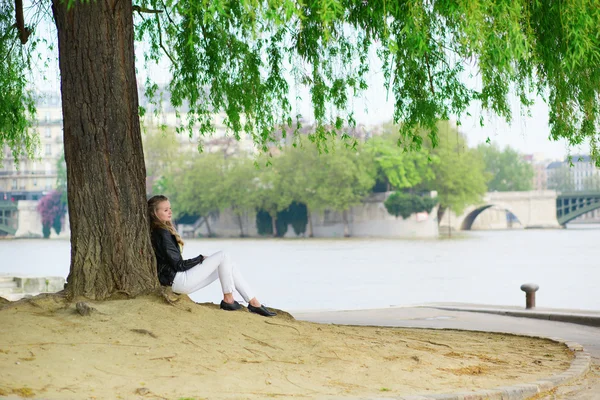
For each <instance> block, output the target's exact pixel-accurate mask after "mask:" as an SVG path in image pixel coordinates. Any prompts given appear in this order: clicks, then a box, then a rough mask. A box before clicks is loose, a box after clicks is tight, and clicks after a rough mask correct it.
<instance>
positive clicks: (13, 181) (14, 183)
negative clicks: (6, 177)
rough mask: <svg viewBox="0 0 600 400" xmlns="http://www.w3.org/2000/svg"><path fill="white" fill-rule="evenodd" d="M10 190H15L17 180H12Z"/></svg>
mask: <svg viewBox="0 0 600 400" xmlns="http://www.w3.org/2000/svg"><path fill="white" fill-rule="evenodd" d="M11 188H12V189H13V190H15V189H16V188H17V180H16V179H13V180H12V186H11Z"/></svg>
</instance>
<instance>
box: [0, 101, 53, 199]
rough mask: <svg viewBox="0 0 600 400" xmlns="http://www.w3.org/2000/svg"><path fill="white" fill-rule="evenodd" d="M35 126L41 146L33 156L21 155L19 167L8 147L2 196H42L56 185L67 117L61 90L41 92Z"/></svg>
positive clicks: (0, 180)
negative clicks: (63, 111) (63, 109)
mask: <svg viewBox="0 0 600 400" xmlns="http://www.w3.org/2000/svg"><path fill="white" fill-rule="evenodd" d="M36 108H37V115H36V119H35V121H34V123H33V128H32V129H34V130H36V131H37V132H38V135H39V147H38V148H37V149H36V157H35V159H33V160H27V159H21V160H19V165H18V167H17V166H15V160H14V158H13V155H12V152H11V151H10V149H9V148H8V147H5V148H4V149H2V151H4V155H5V158H4V165H3V166H2V168H0V200H5V201H19V200H39V199H40V198H41V197H43V196H44V195H45V194H46V193H48V192H49V191H51V190H53V189H54V188H56V179H57V171H58V165H59V162H60V160H61V159H62V157H63V154H64V150H63V121H62V107H61V99H60V93H55V92H45V93H40V94H39V96H38V98H37V101H36Z"/></svg>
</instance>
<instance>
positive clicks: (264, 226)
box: [256, 210, 273, 236]
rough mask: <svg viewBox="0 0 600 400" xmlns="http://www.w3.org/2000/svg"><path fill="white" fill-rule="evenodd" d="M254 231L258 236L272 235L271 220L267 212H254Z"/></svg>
mask: <svg viewBox="0 0 600 400" xmlns="http://www.w3.org/2000/svg"><path fill="white" fill-rule="evenodd" d="M256 230H257V231H258V234H259V235H263V236H267V235H268V236H271V235H273V220H272V218H271V216H270V215H269V213H268V212H266V211H264V210H258V211H257V212H256Z"/></svg>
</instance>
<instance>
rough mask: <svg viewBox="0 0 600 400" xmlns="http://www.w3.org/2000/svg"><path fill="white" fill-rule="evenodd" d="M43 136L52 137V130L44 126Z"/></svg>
mask: <svg viewBox="0 0 600 400" xmlns="http://www.w3.org/2000/svg"><path fill="white" fill-rule="evenodd" d="M45 136H46V137H47V138H49V137H52V131H51V130H50V128H46V131H45Z"/></svg>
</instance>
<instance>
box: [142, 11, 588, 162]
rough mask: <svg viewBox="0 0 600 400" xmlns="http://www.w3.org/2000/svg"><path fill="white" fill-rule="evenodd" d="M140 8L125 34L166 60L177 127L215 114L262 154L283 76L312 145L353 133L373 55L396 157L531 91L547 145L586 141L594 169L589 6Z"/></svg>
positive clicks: (285, 116)
mask: <svg viewBox="0 0 600 400" xmlns="http://www.w3.org/2000/svg"><path fill="white" fill-rule="evenodd" d="M141 4H142V6H147V7H149V8H157V9H161V10H164V11H165V12H163V13H161V14H156V15H155V17H140V18H139V19H138V30H137V35H138V39H140V40H142V39H144V40H146V41H147V42H148V43H150V50H149V52H148V54H147V60H159V59H160V58H161V56H162V54H163V53H166V54H168V56H169V57H170V58H171V60H172V62H173V63H172V66H171V73H172V75H173V81H172V82H171V84H170V90H171V92H172V93H173V98H172V101H173V103H174V105H175V106H181V105H183V104H184V103H186V102H188V103H189V104H190V110H191V111H192V112H191V113H190V114H189V118H190V119H189V121H188V127H190V128H191V127H192V125H193V124H194V123H196V122H199V124H200V126H201V131H202V132H205V133H206V132H210V131H211V130H212V129H213V125H212V121H211V117H210V116H211V114H212V112H213V111H215V110H223V111H224V112H225V113H226V116H227V118H226V124H227V126H228V127H230V128H231V130H232V131H233V132H234V135H236V136H238V135H240V134H241V133H242V132H244V131H245V132H247V133H249V134H251V135H253V137H254V139H255V141H256V143H257V144H258V145H259V147H261V148H262V149H263V150H266V146H267V145H268V143H269V142H270V141H271V140H272V139H273V137H272V135H273V132H274V131H273V128H274V127H277V126H280V125H283V124H287V125H290V124H291V122H292V118H293V117H294V115H292V113H293V109H292V107H291V104H290V101H289V96H288V95H289V89H290V86H289V82H288V81H287V80H286V74H291V75H292V76H293V78H294V85H295V86H299V87H306V88H308V89H309V91H310V98H311V101H312V105H313V110H314V116H315V120H316V123H317V128H316V130H315V133H314V135H313V139H314V140H315V141H317V142H318V143H321V144H322V141H323V140H325V139H326V138H327V137H329V136H330V135H334V134H336V133H339V129H340V128H341V127H342V126H343V125H345V124H348V125H353V123H354V118H353V113H352V110H351V107H349V106H350V104H351V103H350V102H349V99H350V98H351V97H352V96H354V95H355V94H358V93H360V92H361V91H362V90H364V89H365V88H366V77H367V76H368V74H369V73H371V72H370V70H369V64H370V60H369V57H368V55H369V51H370V50H371V49H372V48H373V47H374V49H375V50H376V53H377V55H378V57H379V58H380V60H381V61H382V63H383V71H384V77H385V82H386V83H385V86H386V90H387V91H388V93H390V94H391V95H392V96H393V98H394V102H395V113H394V122H395V123H402V124H401V128H400V137H401V143H402V144H403V145H404V146H406V147H409V148H419V147H420V146H421V145H422V143H423V139H424V136H423V135H421V133H420V129H422V128H423V129H425V130H426V131H427V137H428V140H429V142H430V143H433V145H434V146H435V144H437V142H438V140H439V137H438V134H437V132H438V127H437V125H436V124H437V121H438V120H440V119H442V120H444V119H448V118H450V117H451V116H458V117H459V119H460V117H461V116H462V115H464V114H465V111H466V109H467V107H468V106H469V104H471V103H472V102H479V103H480V104H481V105H482V106H483V108H485V109H488V110H491V111H493V112H495V113H496V114H498V115H500V116H503V117H504V118H506V119H507V120H510V119H511V107H510V104H509V100H508V99H509V95H510V92H511V89H514V91H515V92H516V95H517V97H518V98H519V99H520V101H521V103H522V104H523V105H525V106H529V105H530V103H531V100H530V98H531V96H532V94H533V93H534V92H538V93H541V94H545V95H546V96H547V102H548V104H549V106H550V125H551V136H552V138H554V139H560V138H565V139H567V141H568V142H569V143H570V144H572V145H577V144H580V143H581V142H583V141H584V140H589V141H590V145H591V154H592V155H593V157H594V158H595V159H596V160H597V159H598V148H597V135H598V126H599V124H598V120H597V115H598V106H599V98H600V96H599V91H600V36H598V35H597V34H596V33H597V27H598V26H600V14H599V13H598V12H597V10H598V2H597V0H583V1H580V0H577V1H576V0H570V1H563V2H555V3H552V2H528V1H524V0H517V1H512V2H496V1H492V0H474V1H466V2H454V1H436V2H435V3H430V2H424V1H418V2H402V1H401V2H387V1H368V2H366V1H362V2H361V1H357V2H346V3H344V2H340V1H337V0H336V1H329V2H299V1H294V0H282V1H276V2H272V1H270V2H259V1H256V0H241V1H240V0H215V1H211V2H198V1H197V0H183V1H178V2H174V1H172V0H169V1H166V2H164V1H162V0H160V1H159V0H146V1H142V3H141ZM375 43H376V45H375ZM466 60H475V61H476V63H477V64H476V69H477V71H476V72H477V76H478V77H480V82H478V83H477V85H470V84H469V83H468V82H467V80H465V78H464V77H465V76H466V75H467V74H466V72H467V71H465V66H466ZM475 87H476V88H475ZM151 91H152V90H151ZM349 109H350V110H349ZM348 110H349V111H348Z"/></svg>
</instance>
